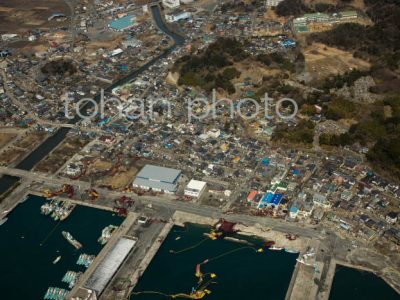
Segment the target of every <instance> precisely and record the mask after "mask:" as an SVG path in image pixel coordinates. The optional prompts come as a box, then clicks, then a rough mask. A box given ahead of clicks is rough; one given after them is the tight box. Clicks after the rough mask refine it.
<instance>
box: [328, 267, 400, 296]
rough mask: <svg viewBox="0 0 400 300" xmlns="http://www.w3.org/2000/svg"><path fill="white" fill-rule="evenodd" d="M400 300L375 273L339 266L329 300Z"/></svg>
mask: <svg viewBox="0 0 400 300" xmlns="http://www.w3.org/2000/svg"><path fill="white" fill-rule="evenodd" d="M355 299H362V300H381V299H382V300H383V299H384V300H399V299H400V295H399V294H397V292H396V291H395V290H394V289H392V287H391V286H390V285H388V284H387V283H386V282H385V281H384V280H383V279H381V278H379V277H378V276H376V275H375V274H373V273H370V272H366V271H360V270H357V269H353V268H348V267H344V266H340V265H337V266H336V273H335V277H334V278H333V284H332V289H331V293H330V297H329V300H355Z"/></svg>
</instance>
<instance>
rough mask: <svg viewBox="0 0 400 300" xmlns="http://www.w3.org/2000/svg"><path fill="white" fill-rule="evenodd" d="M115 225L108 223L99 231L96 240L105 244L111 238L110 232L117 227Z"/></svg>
mask: <svg viewBox="0 0 400 300" xmlns="http://www.w3.org/2000/svg"><path fill="white" fill-rule="evenodd" d="M117 228H118V227H117V226H114V225H108V226H107V227H105V228H104V229H103V231H102V232H101V237H99V239H98V240H97V241H98V242H99V243H100V244H102V245H105V244H106V243H107V242H108V241H109V240H110V238H111V236H112V234H113V233H114V231H115V230H116V229H117Z"/></svg>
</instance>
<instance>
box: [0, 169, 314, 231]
mask: <svg viewBox="0 0 400 300" xmlns="http://www.w3.org/2000/svg"><path fill="white" fill-rule="evenodd" d="M0 173H1V174H7V175H12V176H18V177H21V178H24V179H27V180H31V181H35V182H42V183H45V184H47V185H53V186H61V185H63V184H70V185H73V186H75V187H76V190H78V191H84V190H86V189H90V188H91V185H90V183H89V182H85V181H79V180H71V179H69V178H64V177H60V176H53V175H48V174H44V173H40V172H32V171H25V170H20V169H15V168H9V167H0ZM96 190H97V191H98V192H99V193H100V195H101V197H100V198H99V200H98V201H96V204H97V205H102V206H105V207H113V206H114V201H113V200H114V199H116V198H119V197H121V196H122V195H127V196H130V197H132V198H134V199H135V200H140V202H142V203H143V204H149V203H151V204H152V205H156V206H159V207H163V208H165V209H169V210H180V211H184V212H188V213H192V214H197V215H200V216H206V217H212V218H221V217H223V218H226V219H228V220H231V221H233V222H238V223H243V224H246V225H253V224H255V223H259V224H261V225H263V226H266V227H270V228H272V229H274V230H277V231H281V232H290V233H293V234H298V235H301V236H306V237H310V238H321V237H322V236H321V235H320V233H319V231H318V230H316V229H314V228H313V227H300V226H298V224H293V223H289V222H286V221H284V220H281V219H273V218H269V217H256V216H249V215H241V214H231V215H226V214H224V213H223V212H222V210H221V209H220V208H217V207H212V206H205V205H201V204H198V203H189V202H183V201H178V200H175V197H174V196H173V195H159V196H137V195H136V194H134V193H127V192H119V191H110V190H108V189H102V188H97V187H96ZM133 209H134V208H133Z"/></svg>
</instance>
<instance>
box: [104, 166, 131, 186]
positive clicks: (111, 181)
mask: <svg viewBox="0 0 400 300" xmlns="http://www.w3.org/2000/svg"><path fill="white" fill-rule="evenodd" d="M137 173H138V169H137V168H135V167H131V168H130V169H129V170H127V171H123V172H119V173H117V174H115V175H114V176H107V177H105V178H104V179H103V180H102V184H104V185H107V186H112V187H113V189H123V188H125V187H127V186H128V185H130V184H131V183H132V182H133V179H134V178H135V176H136V174H137Z"/></svg>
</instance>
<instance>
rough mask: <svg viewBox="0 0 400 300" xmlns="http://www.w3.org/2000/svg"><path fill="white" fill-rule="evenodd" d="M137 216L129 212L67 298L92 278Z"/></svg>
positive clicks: (71, 296) (72, 295)
mask: <svg viewBox="0 0 400 300" xmlns="http://www.w3.org/2000/svg"><path fill="white" fill-rule="evenodd" d="M137 218H138V215H137V214H136V213H129V214H128V216H127V217H126V218H125V220H124V222H123V223H122V224H121V226H120V227H119V228H118V229H117V230H116V231H115V232H114V234H113V235H112V237H111V239H110V240H109V241H108V243H107V244H106V245H105V246H104V247H103V249H102V250H101V251H100V253H99V254H98V255H97V256H96V258H95V260H94V261H93V263H92V264H91V265H90V266H89V268H88V269H87V270H86V272H85V273H84V274H83V275H82V276H81V277H80V278H79V281H78V282H77V283H76V285H75V287H74V288H73V289H72V290H71V292H70V293H69V295H68V297H67V299H71V298H73V297H74V296H75V295H76V294H77V293H78V291H79V289H80V288H81V287H83V286H84V285H85V283H86V281H87V280H88V279H89V278H90V276H91V275H92V274H93V272H94V271H95V270H96V268H97V266H98V265H99V263H100V262H101V261H102V260H103V259H104V258H105V256H106V255H107V253H108V252H109V251H110V250H111V249H112V248H113V247H114V246H115V244H116V242H117V241H118V239H119V238H120V237H122V236H125V235H126V234H127V232H128V230H129V229H130V227H131V226H132V225H133V224H134V223H135V221H136V220H137Z"/></svg>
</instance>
